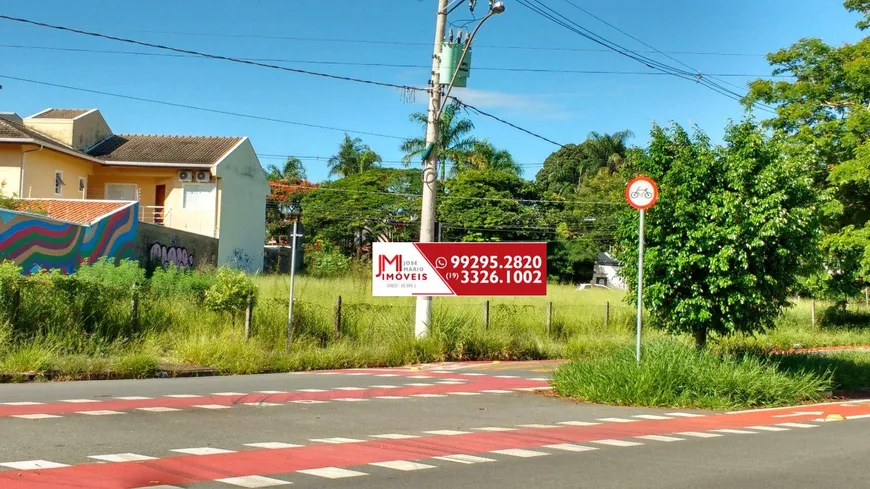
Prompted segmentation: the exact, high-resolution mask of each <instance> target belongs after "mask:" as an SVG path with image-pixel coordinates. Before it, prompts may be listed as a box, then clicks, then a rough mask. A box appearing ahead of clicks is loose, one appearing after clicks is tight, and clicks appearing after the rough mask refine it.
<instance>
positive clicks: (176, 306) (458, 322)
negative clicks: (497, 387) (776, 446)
mask: <svg viewBox="0 0 870 489" xmlns="http://www.w3.org/2000/svg"><path fill="white" fill-rule="evenodd" d="M136 273H138V272H136V271H135V270H132V269H131V268H130V267H129V266H123V267H118V270H117V271H113V269H112V268H111V267H106V266H103V267H102V268H100V267H94V268H93V269H87V270H86V272H85V273H83V274H82V277H83V279H87V280H90V281H92V282H98V283H99V284H102V285H100V287H103V288H96V289H95V288H92V287H90V286H88V287H85V288H82V289H81V292H80V293H79V294H78V295H75V296H72V297H66V296H63V295H62V294H58V293H57V290H58V289H57V287H58V286H57V285H52V284H51V283H47V282H38V281H36V282H34V283H32V284H30V285H28V288H27V289H25V290H23V292H22V293H21V310H20V313H19V314H18V316H17V317H16V318H15V321H16V326H15V327H14V328H13V327H12V325H11V324H12V323H11V322H10V321H11V320H12V319H10V318H11V317H10V316H9V315H8V312H7V313H4V314H0V372H19V373H20V372H37V373H39V374H42V375H44V376H46V377H52V378H61V379H91V378H93V379H96V378H115V377H148V376H152V375H153V374H154V373H155V372H156V369H157V365H158V364H160V363H170V364H171V363H176V364H190V365H199V366H206V367H214V368H216V369H217V370H219V371H220V372H221V373H224V374H248V373H260V372H279V371H291V370H314V369H326V368H341V367H380V366H395V365H405V364H410V363H416V362H432V361H448V360H449V361H453V360H528V359H550V358H568V357H570V358H597V357H598V356H599V355H601V354H602V353H606V352H609V351H612V350H613V349H614V348H620V347H627V346H628V345H632V344H633V342H634V334H635V311H634V307H633V306H632V305H630V304H626V303H625V302H624V300H623V298H624V295H623V294H622V293H619V292H614V291H607V290H601V289H592V290H585V291H577V290H576V289H575V288H574V287H571V286H559V285H550V286H549V289H548V295H547V297H534V298H530V297H508V298H489V300H490V327H489V329H484V324H483V303H484V301H485V300H486V299H487V298H484V297H463V298H438V299H436V300H435V303H434V308H433V324H432V327H431V335H430V337H429V338H427V339H426V340H424V341H414V340H413V320H414V298H411V297H372V296H371V284H370V281H371V279H370V276H369V274H368V273H365V274H363V273H355V274H353V275H352V276H348V277H345V278H340V279H328V278H313V277H306V276H301V277H298V278H297V282H296V294H295V295H296V303H295V306H294V324H293V345H292V351H291V353H290V354H289V355H288V354H285V353H284V350H285V344H286V331H287V299H288V289H289V280H288V277H287V276H259V277H255V278H254V280H255V282H256V284H257V285H258V286H259V295H258V301H257V306H256V308H255V310H254V327H253V337H252V338H251V340H250V341H248V342H245V341H244V339H243V338H242V334H243V321H242V318H241V317H239V318H237V320H236V321H235V324H233V321H232V320H231V319H230V317H229V316H227V315H221V314H218V313H215V312H211V311H208V310H206V309H205V308H204V307H203V306H202V305H201V303H202V297H203V290H204V288H206V287H207V285H208V284H209V283H210V282H209V281H210V280H211V279H210V278H209V277H210V276H209V275H208V274H198V275H191V276H188V275H185V274H178V273H174V272H167V273H163V274H161V275H155V277H158V280H155V282H154V283H152V284H151V288H150V289H142V290H141V294H140V297H141V302H140V304H139V318H138V323H137V324H135V325H133V324H131V322H130V318H129V316H130V288H129V287H127V286H124V285H123V284H124V283H125V281H126V280H128V279H129V277H132V276H136ZM92 282H89V283H92ZM58 283H59V284H61V285H63V284H65V283H66V282H64V281H63V280H60V281H58ZM0 292H2V291H0ZM338 296H341V298H342V303H343V308H342V317H341V328H340V330H339V331H336V330H335V328H334V320H335V315H334V308H335V301H336V298H337V297H338ZM4 301H5V299H3V298H0V313H3V304H6V303H8V302H4ZM548 302H552V303H553V318H552V324H551V326H550V329H549V331H548V330H547V326H546V319H545V318H546V305H547V303H548ZM606 303H609V304H610V316H609V320H608V321H607V322H606V323H605V304H606ZM818 307H819V308H818V313H819V314H818V315H819V317H821V311H822V309H823V305H822V304H819V305H818ZM664 338H665V336H664V335H663V334H662V333H660V332H658V331H656V330H655V329H654V328H646V329H645V330H644V341H645V342H655V341H658V340H661V339H664ZM678 341H680V342H683V343H685V344H688V343H689V342H690V339H689V338H681V339H679V340H678ZM796 343H799V344H801V345H803V346H807V347H809V346H831V345H870V328H864V327H861V326H860V325H850V324H845V325H839V326H833V325H826V326H824V327H822V326H820V325H817V326H815V327H813V326H812V324H811V321H810V313H809V304H808V303H804V302H802V303H800V304H798V305H797V306H796V307H795V308H793V309H790V310H789V311H787V312H786V314H785V315H784V316H783V318H782V319H781V320H780V321H779V324H778V328H777V329H776V330H773V331H771V332H769V333H768V334H764V335H759V336H757V337H754V338H752V337H733V338H727V339H722V340H721V341H720V342H718V343H717V342H714V343H713V348H714V349H715V350H716V351H719V352H729V351H731V352H749V351H757V352H763V351H765V350H767V349H770V348H774V347H776V348H787V347H791V346H793V345H794V344H796ZM850 368H851V367H850V366H849V365H847V364H844V365H843V366H842V369H841V370H838V371H842V372H844V373H843V374H842V375H844V376H845V375H846V374H845V372H847V371H849V369H850ZM853 377H854V375H853ZM868 379H870V378H868ZM859 380H860V379H859ZM859 380H849V381H848V382H844V383H843V384H842V385H850V386H854V385H857V384H860V382H859ZM865 383H866V384H870V380H868V381H867V382H865ZM838 385H839V384H838Z"/></svg>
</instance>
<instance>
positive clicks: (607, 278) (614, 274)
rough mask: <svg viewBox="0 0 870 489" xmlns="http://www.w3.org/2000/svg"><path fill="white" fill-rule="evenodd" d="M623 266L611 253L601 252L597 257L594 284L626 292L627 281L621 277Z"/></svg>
mask: <svg viewBox="0 0 870 489" xmlns="http://www.w3.org/2000/svg"><path fill="white" fill-rule="evenodd" d="M620 268H622V264H621V263H619V261H617V260H616V259H615V258H613V257H612V256H611V255H610V253H606V252H601V253H598V256H596V257H595V266H594V268H593V270H592V283H593V284H594V285H602V286H604V287H608V288H611V289H619V290H625V289H626V288H627V287H626V285H625V280H623V279H622V277H620V276H619V269H620Z"/></svg>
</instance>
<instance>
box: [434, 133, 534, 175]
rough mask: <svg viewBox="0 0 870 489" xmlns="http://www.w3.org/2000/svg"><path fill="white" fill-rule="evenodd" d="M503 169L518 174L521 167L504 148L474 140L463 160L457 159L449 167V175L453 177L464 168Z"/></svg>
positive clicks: (480, 169) (484, 141)
mask: <svg viewBox="0 0 870 489" xmlns="http://www.w3.org/2000/svg"><path fill="white" fill-rule="evenodd" d="M470 169H473V170H479V171H504V172H507V173H510V174H512V175H516V176H520V175H521V174H522V173H523V169H522V167H520V165H519V164H518V163H517V162H516V161H515V160H514V157H513V156H511V154H510V152H509V151H508V150H506V149H498V148H496V147H495V146H493V145H492V143H490V142H489V141H487V140H485V139H484V140H483V141H475V142H474V143H473V144H472V145H471V151H469V152H468V154H467V155H466V156H465V160H462V161H459V162H457V163H456V164H454V165H453V166H452V167H451V168H450V176H451V177H455V176H457V175H459V174H460V173H462V172H463V171H466V170H470Z"/></svg>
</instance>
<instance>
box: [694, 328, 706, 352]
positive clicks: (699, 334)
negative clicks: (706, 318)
mask: <svg viewBox="0 0 870 489" xmlns="http://www.w3.org/2000/svg"><path fill="white" fill-rule="evenodd" d="M695 346H696V347H697V348H698V349H699V350H700V349H702V348H704V347H706V346H707V327H706V326H701V327H699V328H696V329H695Z"/></svg>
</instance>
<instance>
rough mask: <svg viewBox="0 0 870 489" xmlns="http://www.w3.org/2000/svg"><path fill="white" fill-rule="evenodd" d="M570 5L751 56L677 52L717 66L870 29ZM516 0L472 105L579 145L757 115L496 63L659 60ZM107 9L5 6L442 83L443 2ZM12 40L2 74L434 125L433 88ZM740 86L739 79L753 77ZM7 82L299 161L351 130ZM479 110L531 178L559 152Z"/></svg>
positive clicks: (813, 12) (11, 33) (670, 37)
mask: <svg viewBox="0 0 870 489" xmlns="http://www.w3.org/2000/svg"><path fill="white" fill-rule="evenodd" d="M573 1H574V2H575V3H577V4H578V5H580V6H582V7H583V8H585V9H587V10H589V11H590V12H592V13H594V14H595V15H597V16H599V17H601V18H603V19H605V20H607V21H609V22H611V23H613V24H614V25H616V26H618V27H619V28H621V29H622V30H624V31H626V32H629V33H631V34H632V35H634V36H635V37H638V38H640V39H642V40H644V41H645V42H646V43H648V44H650V45H652V46H654V47H656V48H657V49H660V50H662V51H669V52H670V51H683V52H686V51H691V52H704V53H710V52H717V53H731V54H740V55H728V56H720V55H709V54H704V55H697V54H683V55H674V56H675V57H678V59H680V60H681V61H683V62H685V63H686V64H688V65H691V66H692V67H695V68H697V69H698V70H700V71H702V72H705V73H738V74H750V75H766V74H769V72H770V69H769V67H768V65H767V63H766V61H765V59H764V57H763V56H762V55H763V54H765V53H768V52H771V51H774V50H776V49H778V48H781V47H785V46H787V45H789V44H791V43H793V42H794V41H796V40H798V39H799V38H801V37H820V38H822V39H824V40H825V41H827V42H830V43H837V44H838V43H842V42H851V41H854V40H857V39H859V38H860V37H861V34H860V33H859V32H858V31H857V30H856V29H855V28H854V27H853V25H854V23H855V20H856V16H854V15H851V14H849V13H847V12H846V11H845V10H844V9H843V8H842V5H841V2H840V1H839V0H790V1H787V2H786V1H784V0H780V1H763V2H759V1H757V0H733V1H729V2H698V1H689V0H661V1H656V2H649V1H646V0H624V1H621V2H589V1H584V0H573ZM505 3H506V5H507V11H506V12H505V13H504V14H503V15H501V16H498V17H496V18H494V19H491V20H490V21H489V22H487V24H486V25H485V26H484V27H483V28H482V29H481V32H480V34H479V35H478V37H477V43H476V48H475V50H474V57H473V65H472V75H471V78H470V80H469V89H467V90H461V91H459V90H458V91H457V92H456V95H458V96H459V97H460V98H462V99H463V100H465V101H466V102H468V103H471V104H473V105H476V106H478V107H480V108H482V109H484V110H486V111H488V112H491V113H493V114H496V115H498V116H500V117H503V118H505V119H507V120H510V121H511V122H514V123H516V124H518V125H521V126H523V127H526V128H528V129H530V130H532V131H534V132H537V133H540V134H542V135H544V136H546V137H548V138H549V139H553V140H555V141H558V142H560V143H578V142H581V141H583V140H584V139H585V137H586V134H587V133H588V132H590V131H598V132H613V131H618V130H623V129H630V130H632V131H633V132H634V133H635V134H636V137H635V138H634V140H633V141H632V142H633V143H634V144H639V145H643V144H644V143H645V142H646V140H647V135H648V133H649V128H650V123H651V122H652V121H657V122H660V123H666V122H668V121H676V122H679V123H681V124H684V125H685V124H693V123H694V124H697V125H699V126H700V127H701V128H702V129H703V130H705V131H706V132H708V133H709V134H710V135H711V136H712V137H713V138H714V139H718V138H720V137H721V135H722V131H723V128H724V127H725V125H726V123H727V120H728V119H729V118H740V117H741V116H742V113H743V110H742V108H741V107H740V106H739V105H738V104H737V103H736V102H734V101H732V100H729V99H728V98H725V97H723V96H721V95H718V94H716V93H714V92H712V91H710V90H708V89H705V88H703V87H701V86H697V85H695V84H693V83H690V82H687V81H683V80H680V79H677V78H674V77H669V76H644V75H613V74H608V75H598V74H596V75H591V74H569V73H522V72H506V71H488V70H484V68H533V69H561V70H603V71H647V70H648V69H647V68H646V67H644V66H642V65H640V64H638V63H636V62H634V61H632V60H628V59H625V58H623V57H621V56H620V55H618V54H614V53H603V52H595V51H583V50H582V49H598V48H600V47H599V46H597V45H595V44H593V43H592V42H590V41H588V40H585V39H583V38H581V37H579V36H577V35H576V34H573V33H571V32H569V31H567V30H565V29H563V28H561V27H559V26H556V25H555V24H552V23H550V22H549V21H547V20H545V19H543V18H541V17H539V16H537V15H536V14H534V13H532V12H531V11H529V10H527V9H525V8H524V7H522V6H520V5H518V4H516V3H515V2H511V0H506V1H505ZM546 3H547V5H549V6H551V7H552V8H554V9H556V10H558V11H560V12H561V13H563V14H564V15H566V16H568V17H570V18H571V19H573V20H575V21H577V22H578V23H580V24H581V25H583V26H584V27H586V28H589V29H590V30H592V31H594V32H596V33H598V34H600V35H603V36H604V37H607V38H608V39H611V40H613V41H616V42H618V43H620V44H622V45H624V46H626V47H629V48H632V49H645V48H644V47H643V46H641V45H639V44H638V43H637V42H635V41H633V40H631V39H629V38H626V37H625V36H623V35H622V34H620V33H619V32H616V31H614V30H612V29H610V28H609V27H607V26H605V25H603V24H601V23H599V22H598V21H597V20H595V19H593V18H591V17H589V16H587V15H586V14H584V13H583V12H580V11H578V10H576V9H574V8H573V7H571V6H570V5H569V4H568V3H565V2H564V1H563V0H546ZM109 5H110V4H109V3H107V2H97V1H87V0H86V1H82V2H68V1H41V2H38V6H37V2H11V3H8V4H6V5H3V6H2V7H0V13H3V14H6V15H12V16H18V17H26V18H31V19H34V20H40V21H44V22H48V23H54V24H62V25H67V26H73V27H79V28H82V29H87V30H94V31H99V32H104V33H106V34H113V35H117V36H121V37H130V38H134V39H138V40H143V41H150V42H158V43H164V44H168V45H173V46H178V47H183V48H187V49H195V50H201V51H207V52H211V53H216V54H222V55H228V56H237V57H251V58H274V59H281V60H286V62H284V63H283V64H285V65H287V66H292V67H294V68H301V69H307V70H313V71H322V72H329V73H334V74H338V75H346V76H354V77H360V78H368V79H375V80H380V81H385V82H390V83H398V84H408V85H416V86H423V85H424V84H425V82H426V81H427V79H428V72H429V69H428V68H425V67H423V66H427V65H428V64H429V63H430V59H431V47H430V45H431V41H432V38H433V32H434V14H435V10H436V5H437V2H436V0H368V1H359V0H331V1H301V0H261V1H257V2H244V3H243V2H237V1H228V0H208V1H206V0H187V1H183V2H180V1H170V0H150V1H148V2H111V7H109ZM485 7H486V0H480V1H479V5H478V7H477V14H478V15H482V14H483V13H484V10H485ZM468 17H469V15H468V9H467V7H465V6H463V7H461V8H460V9H458V10H457V11H456V12H455V13H454V14H453V15H452V16H451V20H452V21H459V20H463V19H467V18H468ZM158 31H159V32H158ZM181 33H188V34H181ZM189 33H203V34H218V36H215V35H189ZM238 35H256V36H263V37H285V38H286V37H293V38H305V39H308V40H302V39H262V38H252V37H240V36H238ZM310 39H318V40H310ZM324 39H329V40H324ZM335 40H357V41H359V40H363V41H398V42H399V44H370V43H359V42H357V43H354V42H337V41H335ZM0 44H2V45H3V46H0V60H2V62H0V74H2V75H9V76H16V77H22V78H29V79H34V80H40V81H46V82H52V83H60V84H65V85H72V86H76V87H82V88H88V89H94V90H101V91H107V92H115V93H121V94H126V95H132V96H138V97H145V98H151V99H157V100H163V101H167V102H173V103H180V104H188V105H195V106H202V107H208V108H213V109H218V110H225V111H233V112H242V113H247V114H254V115H258V116H264V117H273V118H280V119H286V120H293V121H298V122H304V123H310V124H318V125H324V126H333V127H338V128H345V129H350V130H359V131H368V132H376V133H381V134H387V135H393V136H398V137H408V136H416V135H419V134H421V133H422V129H420V128H419V127H417V126H415V125H414V124H412V123H410V122H409V121H408V114H409V113H411V112H415V111H422V110H425V100H424V97H423V96H419V95H418V97H417V100H416V102H409V101H407V100H404V99H403V97H402V96H401V94H400V93H398V92H397V91H396V90H393V89H389V88H380V87H371V86H367V85H360V84H355V83H348V82H342V81H335V80H327V79H322V78H316V77H311V76H306V75H300V74H293V73H287V72H281V71H276V70H269V69H264V68H259V67H251V66H243V65H239V64H235V63H229V62H225V61H215V60H205V59H191V58H177V57H162V56H131V55H117V54H104V53H90V52H88V53H84V52H69V51H52V50H42V49H30V48H27V49H24V48H11V47H4V46H8V45H16V46H28V47H34V46H39V47H53V48H76V49H86V50H121V51H137V52H154V53H160V51H156V50H150V49H148V48H142V47H137V46H131V45H126V44H122V43H118V42H115V41H109V40H101V39H92V38H87V37H84V36H80V35H76V34H70V33H63V32H56V31H51V30H48V29H44V28H38V27H31V26H25V25H20V24H15V23H12V22H9V21H4V20H0ZM517 47H523V48H527V47H537V48H569V49H572V50H541V49H518V48H517ZM576 49H580V50H576ZM661 60H662V61H666V62H668V63H669V64H673V62H672V61H669V60H667V59H664V58H661ZM302 61H317V62H324V61H326V62H354V63H387V64H400V65H411V66H412V67H402V68H396V67H370V66H369V67H361V66H347V65H330V64H312V63H303V62H302ZM413 66H420V67H419V68H417V67H413ZM727 80H728V81H730V82H732V83H736V84H738V85H741V86H742V85H744V84H745V83H746V82H747V81H748V80H750V78H740V77H734V78H727ZM0 84H2V85H3V90H0V111H15V112H18V113H19V114H21V115H23V116H24V115H30V114H32V113H34V112H37V111H39V110H42V109H43V108H47V107H72V108H83V107H88V108H91V107H98V108H99V109H100V110H101V111H102V113H103V115H104V116H105V117H106V119H107V121H108V122H109V124H110V126H111V127H112V129H113V131H115V132H117V133H140V134H194V135H246V136H249V137H250V138H251V140H252V142H253V144H254V147H255V148H256V150H257V152H258V153H260V154H262V155H289V154H293V155H298V156H305V157H316V156H319V157H322V158H324V159H325V158H328V157H329V156H330V155H332V154H333V153H334V152H335V149H336V147H337V146H338V143H339V142H340V140H341V138H342V137H343V134H342V133H341V132H336V131H327V130H321V129H313V128H303V127H298V126H292V125H286V124H278V123H273V122H266V121H258V120H250V119H244V118H238V117H232V116H228V115H217V114H209V113H203V112H199V111H194V110H189V109H183V108H173V107H166V106H161V105H154V104H150V103H144V102H136V101H131V100H124V99H118V98H113V97H107V96H104V95H97V94H91V93H83V92H77V91H70V90H66V89H61V88H52V87H45V86H40V85H33V84H29V83H24V82H19V81H13V80H8V79H0ZM472 119H473V120H474V123H475V125H476V132H475V135H476V136H477V137H479V138H487V139H489V140H490V141H491V142H492V143H493V144H495V145H496V146H499V147H503V148H506V149H508V150H510V151H511V153H512V154H513V155H514V157H515V158H516V160H517V161H519V162H520V163H521V164H523V165H524V171H525V175H526V177H529V178H533V177H534V174H535V173H536V172H537V171H538V169H539V168H540V166H541V163H542V162H543V161H544V159H545V158H546V157H547V156H548V155H549V154H550V153H551V152H552V151H554V150H555V149H556V147H554V146H552V145H550V144H548V143H545V142H542V141H539V140H536V139H533V138H531V137H529V136H527V135H525V134H523V133H520V132H517V131H516V130H515V129H512V128H510V127H507V126H504V125H502V124H500V123H498V122H496V121H492V120H489V119H486V118H482V117H480V116H473V117H472ZM361 137H362V138H363V141H364V142H366V143H367V144H369V145H370V146H371V147H372V148H373V149H374V150H375V151H377V152H378V153H380V154H381V155H382V157H383V158H384V160H386V161H387V163H385V166H398V165H397V164H396V163H393V162H394V161H398V160H400V159H401V157H402V153H401V152H400V151H399V148H398V146H399V140H396V139H389V138H381V137H374V136H361ZM261 161H262V162H263V164H264V165H268V164H270V163H280V162H281V161H280V159H277V158H268V157H261ZM304 162H305V165H306V168H307V170H308V174H309V177H310V178H311V179H313V180H321V179H323V178H325V176H326V170H325V166H326V165H325V161H323V160H316V159H309V158H306V159H305V160H304Z"/></svg>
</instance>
